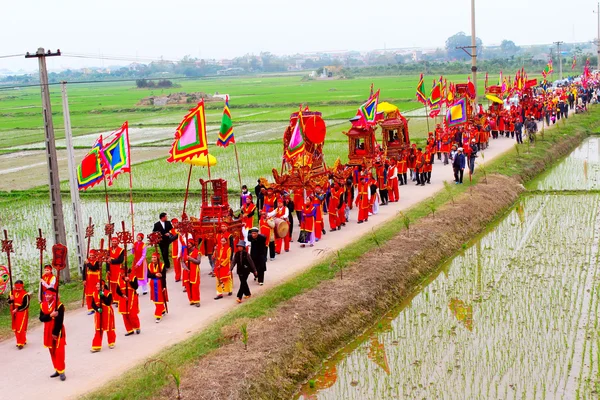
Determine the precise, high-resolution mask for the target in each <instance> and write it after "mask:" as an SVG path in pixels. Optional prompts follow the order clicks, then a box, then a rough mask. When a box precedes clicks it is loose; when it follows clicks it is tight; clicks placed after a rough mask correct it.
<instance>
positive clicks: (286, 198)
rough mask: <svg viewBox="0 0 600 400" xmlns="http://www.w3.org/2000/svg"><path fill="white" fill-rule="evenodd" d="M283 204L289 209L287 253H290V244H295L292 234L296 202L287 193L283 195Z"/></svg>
mask: <svg viewBox="0 0 600 400" xmlns="http://www.w3.org/2000/svg"><path fill="white" fill-rule="evenodd" d="M283 204H284V205H285V206H286V207H287V209H288V217H289V221H288V222H289V224H290V229H289V230H288V234H287V236H288V237H287V238H286V239H285V251H290V242H293V241H294V240H293V239H292V238H293V236H292V234H293V233H294V211H295V210H296V208H295V205H294V202H293V201H292V199H290V194H289V193H287V192H284V193H283Z"/></svg>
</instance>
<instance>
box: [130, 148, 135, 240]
mask: <svg viewBox="0 0 600 400" xmlns="http://www.w3.org/2000/svg"><path fill="white" fill-rule="evenodd" d="M130 160H131V159H130ZM129 206H130V208H131V234H132V235H133V234H135V222H134V220H135V218H134V216H133V215H134V214H133V178H132V177H131V167H130V168H129Z"/></svg>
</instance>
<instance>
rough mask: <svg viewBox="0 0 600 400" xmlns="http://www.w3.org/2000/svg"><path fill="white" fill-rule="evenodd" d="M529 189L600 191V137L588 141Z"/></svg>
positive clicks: (535, 181) (533, 183) (534, 182)
mask: <svg viewBox="0 0 600 400" xmlns="http://www.w3.org/2000/svg"><path fill="white" fill-rule="evenodd" d="M528 187H529V188H530V189H536V190H600V137H590V138H588V139H586V140H585V141H584V142H583V143H582V144H581V145H580V146H579V147H578V148H577V149H576V150H575V151H574V152H572V153H571V154H570V155H569V156H568V157H567V158H565V159H564V160H563V161H562V162H561V163H560V164H558V165H557V166H556V167H554V168H552V169H550V170H549V171H548V172H546V173H545V174H542V175H541V176H540V177H539V178H538V179H536V180H534V181H533V182H531V184H529V185H528Z"/></svg>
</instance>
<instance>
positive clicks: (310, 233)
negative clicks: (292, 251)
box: [300, 196, 317, 247]
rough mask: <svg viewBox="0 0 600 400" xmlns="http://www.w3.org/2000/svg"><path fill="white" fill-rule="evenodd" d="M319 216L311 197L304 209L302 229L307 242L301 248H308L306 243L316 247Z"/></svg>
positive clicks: (307, 199) (308, 198)
mask: <svg viewBox="0 0 600 400" xmlns="http://www.w3.org/2000/svg"><path fill="white" fill-rule="evenodd" d="M316 216H317V210H316V208H315V206H314V203H313V200H312V199H311V198H310V196H309V197H307V198H306V202H305V203H304V208H303V209H302V225H301V229H302V231H303V232H304V237H305V241H304V243H302V244H301V245H300V247H306V243H308V244H309V245H310V247H313V246H314V245H315V218H316Z"/></svg>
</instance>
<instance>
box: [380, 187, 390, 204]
mask: <svg viewBox="0 0 600 400" xmlns="http://www.w3.org/2000/svg"><path fill="white" fill-rule="evenodd" d="M379 196H381V203H382V204H387V203H388V190H387V189H379Z"/></svg>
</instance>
